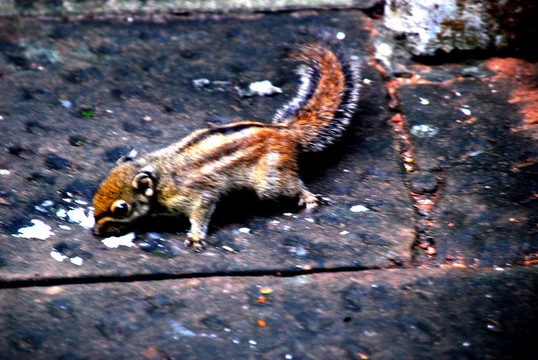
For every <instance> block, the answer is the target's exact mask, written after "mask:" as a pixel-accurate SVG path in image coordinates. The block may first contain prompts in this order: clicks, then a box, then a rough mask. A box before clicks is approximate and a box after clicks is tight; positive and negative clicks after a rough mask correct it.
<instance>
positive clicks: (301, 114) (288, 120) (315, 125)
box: [273, 43, 360, 152]
mask: <svg viewBox="0 0 538 360" xmlns="http://www.w3.org/2000/svg"><path fill="white" fill-rule="evenodd" d="M293 58H295V59H297V60H299V61H300V62H301V63H302V66H301V67H300V68H299V69H298V73H299V75H300V76H301V85H300V87H299V91H298V92H297V95H296V97H295V98H294V99H293V100H291V101H290V102H289V103H288V104H287V105H285V106H284V107H283V108H282V109H281V110H279V111H278V112H277V114H276V115H275V117H274V119H273V123H275V124H283V125H287V126H289V127H292V128H294V129H295V130H297V133H298V134H299V136H298V141H299V143H300V145H301V150H302V151H305V152H308V151H311V152H313V151H320V150H323V149H324V148H325V147H326V146H327V145H329V144H331V143H333V142H334V141H335V140H336V139H337V138H338V137H339V136H341V135H342V133H343V132H344V130H345V128H346V127H347V125H348V124H349V122H350V119H351V117H352V115H353V111H354V110H355V106H356V102H357V99H358V96H359V87H360V85H359V70H358V63H357V62H358V59H354V58H350V57H348V56H347V55H346V54H345V53H344V52H343V51H342V50H341V49H339V48H337V47H335V46H333V45H327V44H320V43H310V44H306V45H302V46H300V47H299V51H298V52H296V53H295V54H294V55H293Z"/></svg>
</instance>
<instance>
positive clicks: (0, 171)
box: [0, 169, 11, 176]
mask: <svg viewBox="0 0 538 360" xmlns="http://www.w3.org/2000/svg"><path fill="white" fill-rule="evenodd" d="M9 174H11V171H9V170H8V169H0V175H6V176H7V175H9Z"/></svg>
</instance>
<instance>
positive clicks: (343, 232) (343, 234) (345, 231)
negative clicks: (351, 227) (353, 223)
mask: <svg viewBox="0 0 538 360" xmlns="http://www.w3.org/2000/svg"><path fill="white" fill-rule="evenodd" d="M348 234H349V231H347V230H343V231H341V232H340V233H339V235H342V236H346V235H348Z"/></svg>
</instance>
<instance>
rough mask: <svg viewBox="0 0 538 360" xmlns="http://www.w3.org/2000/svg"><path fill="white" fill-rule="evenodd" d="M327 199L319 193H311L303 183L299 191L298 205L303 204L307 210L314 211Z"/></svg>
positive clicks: (327, 200)
mask: <svg viewBox="0 0 538 360" xmlns="http://www.w3.org/2000/svg"><path fill="white" fill-rule="evenodd" d="M328 202H329V199H327V198H324V197H323V196H321V195H320V194H313V193H311V192H310V191H309V190H308V189H307V188H306V187H305V186H304V185H302V186H301V190H300V192H299V206H304V207H305V208H306V211H307V212H312V211H314V210H315V209H316V208H317V207H318V206H319V205H321V204H327V203H328Z"/></svg>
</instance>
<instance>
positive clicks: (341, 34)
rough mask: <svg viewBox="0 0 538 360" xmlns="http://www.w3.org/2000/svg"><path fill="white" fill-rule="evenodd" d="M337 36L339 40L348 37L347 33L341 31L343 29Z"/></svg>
mask: <svg viewBox="0 0 538 360" xmlns="http://www.w3.org/2000/svg"><path fill="white" fill-rule="evenodd" d="M336 38H337V39H338V40H344V39H345V38H346V34H345V33H343V32H341V31H339V32H337V33H336Z"/></svg>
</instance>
